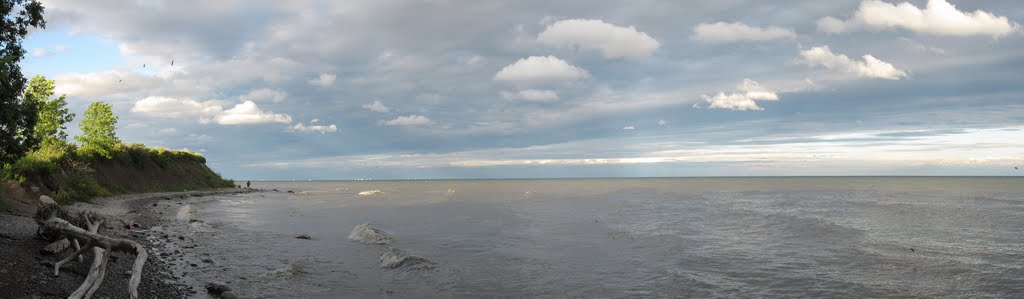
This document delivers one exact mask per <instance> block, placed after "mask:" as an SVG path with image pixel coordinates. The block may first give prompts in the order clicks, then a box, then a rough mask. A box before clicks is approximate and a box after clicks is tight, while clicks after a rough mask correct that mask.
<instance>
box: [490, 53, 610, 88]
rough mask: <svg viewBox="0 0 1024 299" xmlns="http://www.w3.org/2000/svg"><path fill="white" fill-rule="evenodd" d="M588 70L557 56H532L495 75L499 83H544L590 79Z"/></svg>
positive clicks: (506, 67)
mask: <svg viewBox="0 0 1024 299" xmlns="http://www.w3.org/2000/svg"><path fill="white" fill-rule="evenodd" d="M589 76H590V74H589V73H587V71H586V70H584V69H581V68H578V67H575V66H573V65H571V64H569V63H568V62H565V60H561V59H559V58H558V57H555V56H530V57H527V58H522V59H519V61H516V62H515V63H513V64H510V65H508V66H505V67H504V68H502V69H501V71H498V73H497V74H495V75H494V79H495V80H498V81H508V82H544V81H572V80H578V79H582V78H586V77H589Z"/></svg>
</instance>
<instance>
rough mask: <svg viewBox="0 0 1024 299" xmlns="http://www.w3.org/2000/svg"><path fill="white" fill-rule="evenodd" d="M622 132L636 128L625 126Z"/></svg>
mask: <svg viewBox="0 0 1024 299" xmlns="http://www.w3.org/2000/svg"><path fill="white" fill-rule="evenodd" d="M622 130H625V131H631V130H636V127H634V126H625V127H622Z"/></svg>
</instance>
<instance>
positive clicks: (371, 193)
mask: <svg viewBox="0 0 1024 299" xmlns="http://www.w3.org/2000/svg"><path fill="white" fill-rule="evenodd" d="M384 194H385V193H384V191H380V190H369V191H363V192H359V196H370V195H384Z"/></svg>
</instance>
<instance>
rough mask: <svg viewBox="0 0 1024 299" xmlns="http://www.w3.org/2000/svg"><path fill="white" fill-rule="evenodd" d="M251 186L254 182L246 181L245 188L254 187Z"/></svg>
mask: <svg viewBox="0 0 1024 299" xmlns="http://www.w3.org/2000/svg"><path fill="white" fill-rule="evenodd" d="M249 186H252V182H249V181H245V189H252V188H251V187H249Z"/></svg>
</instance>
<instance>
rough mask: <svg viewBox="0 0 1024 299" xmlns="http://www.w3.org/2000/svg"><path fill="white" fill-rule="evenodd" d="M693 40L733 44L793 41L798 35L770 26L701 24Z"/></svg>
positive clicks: (696, 28) (790, 30)
mask: <svg viewBox="0 0 1024 299" xmlns="http://www.w3.org/2000/svg"><path fill="white" fill-rule="evenodd" d="M691 38H693V39H695V40H698V41H702V42H707V43H732V42H743V41H767V40H773V39H793V38H796V33H794V32H793V30H792V29H787V28H782V27H776V26H770V27H765V28H761V27H752V26H749V25H747V24H744V23H741V22H735V23H725V22H718V23H700V24H698V25H697V27H694V28H693V36H691Z"/></svg>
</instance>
